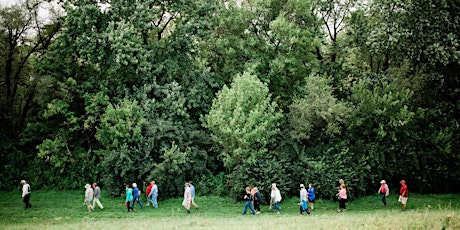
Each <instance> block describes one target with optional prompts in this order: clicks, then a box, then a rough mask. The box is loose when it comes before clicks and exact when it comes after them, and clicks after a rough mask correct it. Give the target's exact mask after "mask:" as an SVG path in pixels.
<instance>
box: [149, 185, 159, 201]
mask: <svg viewBox="0 0 460 230" xmlns="http://www.w3.org/2000/svg"><path fill="white" fill-rule="evenodd" d="M151 184H152V189H151V190H150V194H149V197H150V199H151V201H152V205H153V207H154V208H158V186H157V184H156V182H155V181H154V180H153V181H152V182H151Z"/></svg>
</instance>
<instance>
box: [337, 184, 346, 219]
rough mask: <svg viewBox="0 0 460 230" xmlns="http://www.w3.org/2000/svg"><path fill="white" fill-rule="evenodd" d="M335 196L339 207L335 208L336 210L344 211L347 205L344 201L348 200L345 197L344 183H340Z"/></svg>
mask: <svg viewBox="0 0 460 230" xmlns="http://www.w3.org/2000/svg"><path fill="white" fill-rule="evenodd" d="M337 197H338V198H339V208H338V209H337V212H342V211H343V212H344V211H347V206H346V204H345V203H346V202H347V200H348V197H347V188H346V186H345V183H342V184H341V185H340V189H339V193H337Z"/></svg>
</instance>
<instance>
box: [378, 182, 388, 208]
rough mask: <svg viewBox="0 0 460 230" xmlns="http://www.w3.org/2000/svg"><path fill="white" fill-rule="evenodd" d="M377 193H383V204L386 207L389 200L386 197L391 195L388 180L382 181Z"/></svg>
mask: <svg viewBox="0 0 460 230" xmlns="http://www.w3.org/2000/svg"><path fill="white" fill-rule="evenodd" d="M377 194H381V195H382V197H381V200H382V203H383V206H384V207H385V208H386V207H387V200H386V197H387V196H388V195H390V189H389V188H388V185H387V182H386V181H385V180H382V181H380V188H379V191H377Z"/></svg>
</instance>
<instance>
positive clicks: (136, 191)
mask: <svg viewBox="0 0 460 230" xmlns="http://www.w3.org/2000/svg"><path fill="white" fill-rule="evenodd" d="M133 188H134V190H133V196H134V200H133V204H132V205H131V208H132V209H133V210H134V204H135V203H136V202H137V203H138V204H139V206H140V207H141V209H143V208H144V206H143V205H142V202H141V200H140V199H139V195H140V192H139V188H137V184H136V183H133Z"/></svg>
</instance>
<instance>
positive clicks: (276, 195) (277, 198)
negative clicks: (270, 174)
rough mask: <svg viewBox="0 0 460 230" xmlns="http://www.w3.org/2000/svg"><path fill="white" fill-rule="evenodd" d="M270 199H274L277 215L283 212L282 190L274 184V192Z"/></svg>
mask: <svg viewBox="0 0 460 230" xmlns="http://www.w3.org/2000/svg"><path fill="white" fill-rule="evenodd" d="M270 197H271V198H272V199H273V207H274V208H275V211H276V212H277V213H280V210H281V199H282V197H281V193H280V190H279V189H278V188H277V187H276V184H275V183H273V184H272V192H271V194H270Z"/></svg>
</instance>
